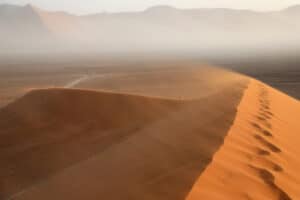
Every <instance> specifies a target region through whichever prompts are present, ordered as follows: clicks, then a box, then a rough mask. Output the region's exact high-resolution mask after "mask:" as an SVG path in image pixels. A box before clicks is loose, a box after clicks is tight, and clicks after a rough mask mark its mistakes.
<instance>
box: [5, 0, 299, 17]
mask: <svg viewBox="0 0 300 200" xmlns="http://www.w3.org/2000/svg"><path fill="white" fill-rule="evenodd" d="M1 3H14V4H27V3H30V4H33V5H35V6H38V7H41V8H44V9H47V10H64V11H68V12H72V13H77V14H86V13H93V12H101V11H108V12H118V11H139V10H144V9H145V8H147V7H150V6H153V5H171V6H175V7H178V8H201V7H214V8H220V7H222V8H241V9H252V10H260V11H264V10H279V9H283V8H285V7H288V6H290V5H294V4H300V0H0V4H1Z"/></svg>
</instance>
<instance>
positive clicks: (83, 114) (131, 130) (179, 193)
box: [0, 78, 248, 200]
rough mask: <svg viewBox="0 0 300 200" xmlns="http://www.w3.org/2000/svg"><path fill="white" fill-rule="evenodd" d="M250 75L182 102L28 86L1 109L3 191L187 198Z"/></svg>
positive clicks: (19, 195) (34, 195)
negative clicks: (30, 90)
mask: <svg viewBox="0 0 300 200" xmlns="http://www.w3.org/2000/svg"><path fill="white" fill-rule="evenodd" d="M247 81H248V80H247V79H246V78H242V79H241V80H240V81H235V82H234V85H235V86H234V87H226V88H224V89H223V90H220V91H218V92H216V93H214V94H213V95H210V96H207V97H205V98H201V99H197V100H184V101H183V100H176V99H162V98H152V97H143V96H136V95H128V94H116V93H108V92H100V91H98V92H96V91H87V90H68V89H47V90H36V91H32V92H30V93H28V94H27V95H25V96H24V97H22V98H21V99H19V100H17V101H16V102H14V103H12V104H10V105H8V106H7V107H5V108H3V109H2V110H1V111H0V130H1V132H0V165H1V170H0V177H1V178H0V199H31V200H34V199H44V200H46V199H99V198H103V199H114V200H119V199H145V200H147V199H149V200H150V199H151V200H152V199H153V200H154V199H172V200H182V199H184V198H185V197H186V195H187V194H188V193H189V191H190V189H191V187H192V186H193V184H194V182H195V180H196V179H197V178H198V177H199V175H200V174H201V172H202V170H204V169H205V167H206V165H207V164H209V162H210V160H211V157H212V156H213V154H214V153H215V151H216V150H217V149H218V147H219V146H220V145H221V144H222V142H223V138H224V136H225V135H226V132H227V131H228V129H229V128H230V125H231V124H232V122H233V120H234V116H235V114H236V106H237V105H238V103H239V101H240V98H241V96H242V94H243V91H244V88H245V87H246V85H247V84H246V83H247ZM195 92H201V91H195ZM224 102H226V104H225V103H224Z"/></svg>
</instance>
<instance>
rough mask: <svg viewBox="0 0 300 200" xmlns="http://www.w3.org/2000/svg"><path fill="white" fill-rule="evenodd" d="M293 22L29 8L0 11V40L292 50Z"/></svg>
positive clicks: (154, 10)
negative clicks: (281, 47)
mask: <svg viewBox="0 0 300 200" xmlns="http://www.w3.org/2000/svg"><path fill="white" fill-rule="evenodd" d="M298 11H299V12H298ZM298 13H299V14H298ZM299 19H300V6H292V7H289V8H287V9H284V10H282V11H274V12H256V11H251V10H234V9H222V8H220V9H205V8H199V9H177V8H173V7H170V6H154V7H151V8H148V9H146V10H145V11H142V12H122V13H98V14H91V15H84V16H76V15H72V14H68V13H66V12H48V11H45V10H42V9H39V8H36V7H34V6H32V5H27V6H24V7H22V6H13V5H0V27H1V29H2V28H3V30H5V31H2V33H0V35H1V40H3V41H5V44H6V46H7V47H8V48H9V47H10V45H11V44H14V45H16V44H15V43H16V42H15V41H22V42H21V43H22V44H26V43H29V44H32V45H33V46H34V44H33V43H42V44H43V45H45V44H47V45H46V46H44V47H43V48H44V50H45V49H47V48H48V47H49V48H50V49H51V48H54V47H58V46H60V47H58V48H60V49H61V46H63V48H66V46H67V47H68V48H70V49H73V50H75V51H76V49H78V50H80V51H81V50H82V49H85V50H89V51H98V50H103V49H104V50H113V49H118V50H120V49H121V50H122V49H127V48H128V47H130V49H137V50H138V49H150V50H156V49H165V50H170V49H187V48H189V49H199V48H200V49H205V48H209V49H214V48H219V47H222V48H223V47H240V46H249V47H253V46H257V45H263V46H268V47H269V46H273V43H276V45H279V46H280V45H281V44H286V45H289V44H291V45H298V44H297V42H298V41H299V39H300V37H299V35H300V26H299ZM37 41H39V42H37ZM295 42H296V43H295ZM298 43H299V42H298ZM25 46H26V45H25ZM28 46H29V45H28ZM37 46H39V45H37ZM299 46H300V43H299ZM16 47H18V45H17V46H16ZM20 48H23V46H20Z"/></svg>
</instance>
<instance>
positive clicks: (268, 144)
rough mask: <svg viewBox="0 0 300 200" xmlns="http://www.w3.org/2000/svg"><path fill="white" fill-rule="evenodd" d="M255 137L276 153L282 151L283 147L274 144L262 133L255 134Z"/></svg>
mask: <svg viewBox="0 0 300 200" xmlns="http://www.w3.org/2000/svg"><path fill="white" fill-rule="evenodd" d="M254 138H255V139H257V140H258V141H259V142H260V143H261V144H263V145H264V146H265V147H267V148H268V149H269V150H271V151H272V152H274V153H280V152H281V149H280V148H279V147H277V146H276V145H274V144H272V143H271V142H269V141H268V140H266V139H265V138H263V137H262V136H260V135H254Z"/></svg>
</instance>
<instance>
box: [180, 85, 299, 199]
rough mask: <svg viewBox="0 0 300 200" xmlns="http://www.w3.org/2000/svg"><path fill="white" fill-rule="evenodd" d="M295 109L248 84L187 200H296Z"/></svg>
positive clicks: (292, 104)
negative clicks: (219, 144)
mask: <svg viewBox="0 0 300 200" xmlns="http://www.w3.org/2000/svg"><path fill="white" fill-rule="evenodd" d="M299 119H300V104H299V102H298V101H297V100H295V99H293V98H290V97H288V96H287V95H285V94H283V93H281V92H279V91H276V90H274V89H272V88H270V87H268V86H266V85H264V84H263V83H260V82H258V81H255V80H252V81H251V83H250V84H249V88H248V89H247V90H246V92H245V95H244V97H243V99H242V101H241V104H240V105H239V107H238V113H237V116H236V119H235V121H234V124H233V126H232V127H231V129H230V131H229V133H228V136H227V137H226V139H225V143H224V145H223V146H222V147H221V149H220V150H219V151H218V152H217V153H216V154H215V156H214V158H213V162H212V163H211V164H210V165H209V166H208V167H207V169H206V170H205V171H204V172H203V174H202V175H201V176H200V177H199V179H198V180H197V182H196V183H195V185H194V187H193V189H192V190H191V192H190V194H189V195H188V197H187V198H186V199H187V200H194V199H220V200H222V199H224V200H225V199H226V200H228V199H245V200H249V199H279V200H290V199H300V190H299V187H300V173H299V167H300V159H299V155H300V148H299V145H300V135H299V133H300V124H299Z"/></svg>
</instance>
